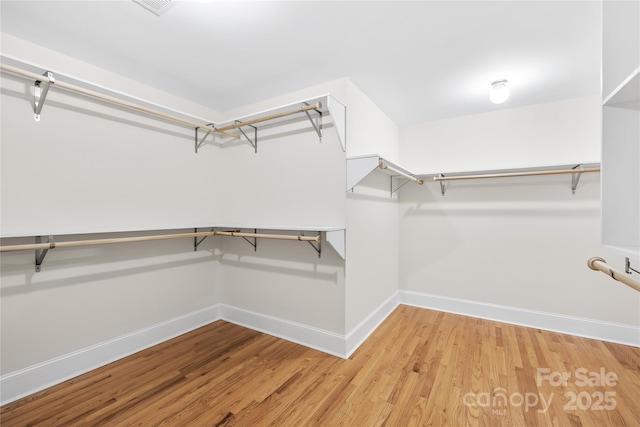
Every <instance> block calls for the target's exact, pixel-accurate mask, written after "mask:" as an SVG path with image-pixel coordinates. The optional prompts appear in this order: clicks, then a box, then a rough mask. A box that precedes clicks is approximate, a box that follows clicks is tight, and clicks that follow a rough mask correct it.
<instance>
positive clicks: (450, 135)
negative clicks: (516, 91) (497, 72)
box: [400, 97, 600, 174]
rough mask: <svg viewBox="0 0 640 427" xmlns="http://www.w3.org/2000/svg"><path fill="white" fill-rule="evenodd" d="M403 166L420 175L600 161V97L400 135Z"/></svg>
mask: <svg viewBox="0 0 640 427" xmlns="http://www.w3.org/2000/svg"><path fill="white" fill-rule="evenodd" d="M400 139H401V155H400V159H401V161H402V165H403V166H404V167H406V168H408V169H409V170H412V171H415V172H418V173H425V174H427V173H440V172H462V171H474V170H492V169H505V168H506V169H508V168H520V167H532V166H547V165H552V164H571V163H575V162H597V161H599V159H600V104H599V101H598V99H597V97H587V98H578V99H569V100H564V101H558V102H553V103H548V104H544V105H533V106H527V107H520V108H512V109H507V110H501V111H496V112H491V113H484V114H476V115H472V116H465V117H460V118H454V119H447V120H438V121H434V122H428V123H423V124H418V125H414V126H405V127H403V128H402V129H401V134H400Z"/></svg>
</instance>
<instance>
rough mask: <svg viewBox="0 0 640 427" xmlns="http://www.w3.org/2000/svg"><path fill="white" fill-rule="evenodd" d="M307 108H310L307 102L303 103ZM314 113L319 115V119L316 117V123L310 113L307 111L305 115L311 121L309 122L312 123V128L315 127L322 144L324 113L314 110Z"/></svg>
mask: <svg viewBox="0 0 640 427" xmlns="http://www.w3.org/2000/svg"><path fill="white" fill-rule="evenodd" d="M303 104H304V106H305V107H308V106H309V104H307V103H306V102H303ZM313 111H315V112H316V113H318V117H316V121H315V122H314V121H313V118H312V117H311V114H309V111H307V110H305V112H304V113H305V114H306V115H307V118H308V119H309V121H310V122H311V126H313V129H314V130H315V131H316V133H317V134H318V139H319V141H320V142H321V143H322V111H320V110H318V109H316V108H314V109H313Z"/></svg>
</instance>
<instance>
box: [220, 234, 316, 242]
mask: <svg viewBox="0 0 640 427" xmlns="http://www.w3.org/2000/svg"><path fill="white" fill-rule="evenodd" d="M216 234H217V235H219V236H231V237H254V238H258V239H263V238H264V239H273V240H298V241H301V242H316V243H319V242H320V236H319V235H318V236H288V235H284V234H259V233H242V232H239V231H216Z"/></svg>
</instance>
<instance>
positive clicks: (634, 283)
mask: <svg viewBox="0 0 640 427" xmlns="http://www.w3.org/2000/svg"><path fill="white" fill-rule="evenodd" d="M587 265H588V266H589V268H590V269H592V270H596V271H601V272H603V273H604V274H606V275H607V276H611V278H612V279H613V280H617V281H618V282H622V283H624V284H625V285H627V286H629V287H630V288H633V289H635V290H636V291H638V292H640V281H638V280H635V279H633V278H632V277H631V276H629V275H628V274H625V273H623V272H622V271H619V270H616V269H615V268H613V267H610V266H609V265H607V261H605V260H604V259H602V258H599V257H593V258H590V259H589V261H587Z"/></svg>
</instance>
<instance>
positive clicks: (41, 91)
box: [33, 71, 56, 122]
mask: <svg viewBox="0 0 640 427" xmlns="http://www.w3.org/2000/svg"><path fill="white" fill-rule="evenodd" d="M43 76H45V77H46V78H48V79H49V81H48V82H43V81H40V80H36V81H35V83H34V92H33V113H34V115H33V118H34V119H35V121H36V122H39V121H40V112H41V111H42V107H44V102H45V100H46V99H47V94H48V93H49V87H50V86H51V85H52V84H54V83H55V82H56V79H55V77H54V76H53V73H52V72H51V71H46V72H45V73H44V74H43Z"/></svg>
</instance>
